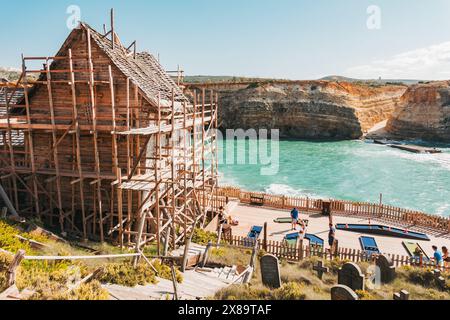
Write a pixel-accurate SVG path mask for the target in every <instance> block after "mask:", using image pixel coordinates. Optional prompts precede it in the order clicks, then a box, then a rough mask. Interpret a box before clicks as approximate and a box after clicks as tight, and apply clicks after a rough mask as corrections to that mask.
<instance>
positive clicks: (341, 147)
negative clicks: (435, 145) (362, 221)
mask: <svg viewBox="0 0 450 320" xmlns="http://www.w3.org/2000/svg"><path fill="white" fill-rule="evenodd" d="M219 149H220V150H221V154H220V159H221V162H222V163H221V165H220V174H221V178H220V181H221V185H234V186H238V187H241V188H242V189H245V190H251V191H264V192H267V193H272V194H285V195H291V196H310V197H317V198H333V199H342V200H353V201H367V202H373V203H378V202H379V199H380V194H383V203H385V204H389V205H393V206H398V207H402V208H409V209H415V210H420V211H424V212H427V213H432V214H437V215H445V216H450V146H448V145H447V146H444V148H442V150H443V151H444V153H442V154H435V155H427V154H413V153H408V152H406V151H401V150H396V149H392V148H389V147H387V146H381V145H376V144H372V143H367V142H363V141H343V142H304V141H281V142H279V148H278V149H279V170H278V172H277V173H276V174H275V175H262V174H261V168H263V167H267V166H265V165H262V164H261V163H260V161H259V160H258V161H256V162H255V161H253V162H250V161H249V159H246V160H245V163H241V164H237V161H228V162H227V161H226V156H227V154H228V156H230V152H234V154H235V155H237V154H238V153H239V152H242V154H246V155H247V158H248V156H249V154H255V149H252V148H251V147H250V144H249V142H248V141H244V140H241V141H237V140H235V141H234V142H230V141H228V143H220V144H219ZM262 149H264V148H262ZM264 150H265V149H264ZM272 150H275V151H274V152H273V153H272V154H271V152H270V150H269V152H267V151H266V152H265V153H266V154H267V153H268V155H271V156H273V159H274V161H275V162H276V161H277V159H278V157H277V152H276V148H274V149H272ZM256 154H259V152H257V153H256ZM263 154H264V152H263ZM230 158H232V157H230ZM236 158H237V157H236ZM241 162H243V161H242V159H241ZM264 163H267V162H264Z"/></svg>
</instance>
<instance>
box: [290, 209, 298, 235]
mask: <svg viewBox="0 0 450 320" xmlns="http://www.w3.org/2000/svg"><path fill="white" fill-rule="evenodd" d="M298 216H299V212H298V210H297V208H294V209H292V211H291V218H292V230H295V229H297V223H298Z"/></svg>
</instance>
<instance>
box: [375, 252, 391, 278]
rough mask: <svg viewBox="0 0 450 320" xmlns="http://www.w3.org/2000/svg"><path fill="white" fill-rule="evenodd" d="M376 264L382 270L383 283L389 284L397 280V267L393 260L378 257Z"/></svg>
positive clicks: (382, 256) (383, 256)
mask: <svg viewBox="0 0 450 320" xmlns="http://www.w3.org/2000/svg"><path fill="white" fill-rule="evenodd" d="M375 263H376V265H377V267H378V268H380V280H381V283H389V282H392V281H393V280H394V279H395V267H394V263H393V262H392V259H391V258H389V257H387V256H385V255H381V256H378V258H377V259H376V262H375Z"/></svg>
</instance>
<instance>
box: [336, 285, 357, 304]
mask: <svg viewBox="0 0 450 320" xmlns="http://www.w3.org/2000/svg"><path fill="white" fill-rule="evenodd" d="M331 300H339V301H354V300H359V298H358V295H357V294H356V293H355V291H353V290H352V289H350V288H349V287H347V286H344V285H337V286H334V287H333V288H331Z"/></svg>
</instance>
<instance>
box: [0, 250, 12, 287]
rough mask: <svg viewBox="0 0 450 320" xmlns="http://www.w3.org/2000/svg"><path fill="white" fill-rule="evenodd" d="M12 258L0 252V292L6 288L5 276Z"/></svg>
mask: <svg viewBox="0 0 450 320" xmlns="http://www.w3.org/2000/svg"><path fill="white" fill-rule="evenodd" d="M12 260H13V257H12V256H11V255H9V254H5V253H2V252H0V292H3V291H5V290H6V289H8V288H7V283H6V281H7V274H6V272H7V271H8V267H9V265H10V264H11V262H12Z"/></svg>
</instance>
